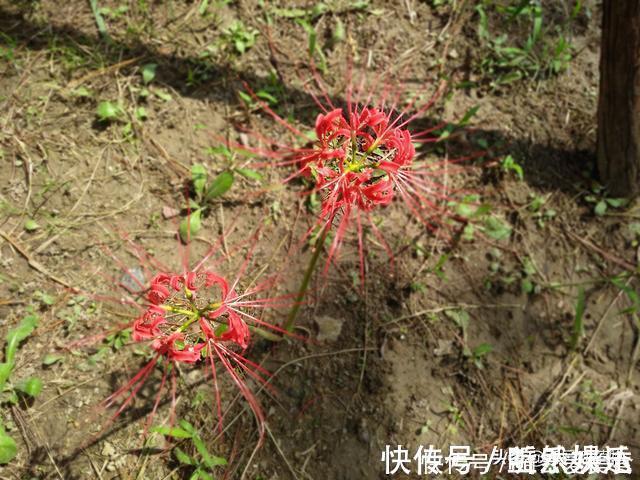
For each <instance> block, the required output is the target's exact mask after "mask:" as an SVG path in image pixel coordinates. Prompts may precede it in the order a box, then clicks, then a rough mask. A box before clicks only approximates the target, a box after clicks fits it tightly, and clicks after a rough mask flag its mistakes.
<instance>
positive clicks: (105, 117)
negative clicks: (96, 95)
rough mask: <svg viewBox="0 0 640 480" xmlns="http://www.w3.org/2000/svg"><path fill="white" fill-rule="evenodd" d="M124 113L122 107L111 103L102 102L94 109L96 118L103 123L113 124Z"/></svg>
mask: <svg viewBox="0 0 640 480" xmlns="http://www.w3.org/2000/svg"><path fill="white" fill-rule="evenodd" d="M123 115H124V111H123V109H122V107H121V106H120V105H118V104H115V103H113V102H108V101H103V102H100V103H99V104H98V107H97V108H96V117H98V120H99V121H101V122H104V123H110V122H114V121H116V120H119V119H121V118H122V117H123Z"/></svg>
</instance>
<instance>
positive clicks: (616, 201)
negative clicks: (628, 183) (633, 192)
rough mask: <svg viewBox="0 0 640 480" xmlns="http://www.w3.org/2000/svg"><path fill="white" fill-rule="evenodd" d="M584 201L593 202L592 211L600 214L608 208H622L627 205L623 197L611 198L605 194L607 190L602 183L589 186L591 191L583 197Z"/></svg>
mask: <svg viewBox="0 0 640 480" xmlns="http://www.w3.org/2000/svg"><path fill="white" fill-rule="evenodd" d="M584 199H585V201H586V202H588V203H591V204H593V213H595V214H596V215H597V216H602V215H604V214H605V213H607V211H608V210H609V208H622V207H624V206H625V205H627V203H628V201H627V199H625V198H611V197H608V196H607V192H606V190H605V188H604V187H603V186H602V185H598V184H594V185H592V187H591V193H590V194H589V195H586V196H585V197H584Z"/></svg>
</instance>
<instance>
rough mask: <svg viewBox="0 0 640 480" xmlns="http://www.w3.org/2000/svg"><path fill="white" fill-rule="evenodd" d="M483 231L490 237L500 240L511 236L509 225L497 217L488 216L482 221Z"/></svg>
mask: <svg viewBox="0 0 640 480" xmlns="http://www.w3.org/2000/svg"><path fill="white" fill-rule="evenodd" d="M484 231H485V233H486V234H487V235H489V236H490V237H491V238H494V239H496V240H502V239H504V238H509V236H511V226H510V225H507V224H506V223H504V222H503V221H502V220H500V219H499V218H497V217H488V218H487V219H486V220H485V222H484Z"/></svg>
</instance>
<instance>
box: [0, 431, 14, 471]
mask: <svg viewBox="0 0 640 480" xmlns="http://www.w3.org/2000/svg"><path fill="white" fill-rule="evenodd" d="M17 454H18V447H17V446H16V442H15V441H14V440H13V438H11V437H10V436H9V435H7V433H6V432H5V431H4V428H2V427H1V426H0V464H6V463H9V462H10V461H11V460H13V458H14V457H15V456H16V455H17Z"/></svg>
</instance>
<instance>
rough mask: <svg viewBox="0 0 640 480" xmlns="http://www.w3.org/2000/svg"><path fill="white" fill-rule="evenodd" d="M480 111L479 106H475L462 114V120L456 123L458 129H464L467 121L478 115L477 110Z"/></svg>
mask: <svg viewBox="0 0 640 480" xmlns="http://www.w3.org/2000/svg"><path fill="white" fill-rule="evenodd" d="M479 109H480V105H475V106H473V107H471V108H470V109H469V110H467V112H466V113H465V114H464V117H462V120H460V122H458V127H464V126H466V125H467V124H468V123H469V121H470V120H471V118H472V117H473V116H474V115H475V114H476V113H478V110H479Z"/></svg>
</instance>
